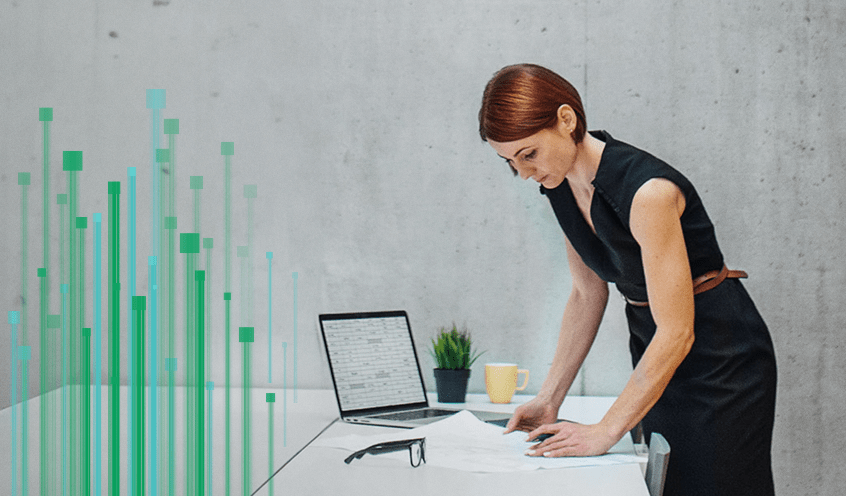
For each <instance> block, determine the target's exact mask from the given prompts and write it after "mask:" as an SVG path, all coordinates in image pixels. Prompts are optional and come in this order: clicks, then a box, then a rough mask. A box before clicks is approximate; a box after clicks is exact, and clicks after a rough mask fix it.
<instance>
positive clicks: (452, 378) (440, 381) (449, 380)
mask: <svg viewBox="0 0 846 496" xmlns="http://www.w3.org/2000/svg"><path fill="white" fill-rule="evenodd" d="M469 379H470V369H458V370H452V369H435V385H436V387H437V390H438V402H440V403H464V397H465V396H467V381H468V380H469Z"/></svg>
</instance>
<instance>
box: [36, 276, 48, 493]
mask: <svg viewBox="0 0 846 496" xmlns="http://www.w3.org/2000/svg"><path fill="white" fill-rule="evenodd" d="M36 272H37V274H38V295H39V297H38V307H39V308H38V314H39V321H40V329H39V333H38V334H39V339H38V366H39V369H40V370H39V374H38V378H39V392H40V397H39V403H40V407H39V409H38V410H39V430H40V432H41V435H40V436H39V437H38V441H39V449H38V453H39V462H40V466H41V470H40V471H39V474H38V475H39V480H40V484H39V487H40V491H41V494H42V495H46V494H47V483H48V479H47V477H48V474H49V469H48V462H47V410H48V407H47V387H48V377H47V356H48V351H47V281H46V279H47V269H45V268H40V269H38V270H37V271H36Z"/></svg>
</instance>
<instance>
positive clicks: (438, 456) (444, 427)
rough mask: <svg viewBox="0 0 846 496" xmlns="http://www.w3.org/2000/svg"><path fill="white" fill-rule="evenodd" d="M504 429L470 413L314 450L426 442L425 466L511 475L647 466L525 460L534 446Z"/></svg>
mask: <svg viewBox="0 0 846 496" xmlns="http://www.w3.org/2000/svg"><path fill="white" fill-rule="evenodd" d="M504 430H505V429H503V428H502V427H498V426H495V425H491V424H488V423H485V422H483V421H481V420H479V419H477V418H476V417H475V416H474V415H473V414H472V413H470V412H469V411H467V410H463V411H461V412H459V413H457V414H455V415H452V416H450V417H447V418H446V419H444V420H440V421H438V422H434V423H432V424H429V425H425V426H422V427H417V428H415V429H411V430H403V431H399V432H387V433H385V434H376V435H370V436H361V435H356V434H351V435H347V436H340V437H335V438H326V439H318V440H317V441H315V442H314V444H313V446H322V447H327V448H339V449H343V450H346V451H349V452H354V451H358V450H360V449H364V448H366V447H368V446H371V445H373V444H376V443H380V442H385V441H396V440H401V439H414V438H419V437H425V438H426V463H427V464H428V465H432V466H438V467H445V468H452V469H456V470H462V471H467V472H516V471H525V470H537V469H539V468H546V469H552V468H564V467H582V466H590V465H611V464H617V463H638V462H645V461H646V457H645V456H644V455H635V454H634V453H619V452H614V451H615V450H614V449H613V448H612V450H611V452H610V453H608V454H606V455H602V456H589V457H561V458H544V457H530V456H526V455H525V452H526V450H527V449H528V448H529V447H530V446H532V445H533V444H534V443H530V442H527V441H526V433H525V432H519V431H517V432H512V433H510V434H507V435H503V434H502V432H503V431H504ZM391 455H393V456H391ZM365 456H366V457H367V456H370V455H365ZM385 456H390V457H391V458H393V459H396V460H397V461H398V462H399V461H400V460H404V463H408V453H407V452H403V453H391V454H388V455H379V457H380V458H382V457H385ZM353 463H355V462H353Z"/></svg>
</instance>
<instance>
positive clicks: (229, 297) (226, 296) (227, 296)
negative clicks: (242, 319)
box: [223, 293, 232, 301]
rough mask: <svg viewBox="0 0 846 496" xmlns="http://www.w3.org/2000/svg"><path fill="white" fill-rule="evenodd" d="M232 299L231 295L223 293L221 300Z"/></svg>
mask: <svg viewBox="0 0 846 496" xmlns="http://www.w3.org/2000/svg"><path fill="white" fill-rule="evenodd" d="M231 299H232V293H223V300H224V301H229V300H231Z"/></svg>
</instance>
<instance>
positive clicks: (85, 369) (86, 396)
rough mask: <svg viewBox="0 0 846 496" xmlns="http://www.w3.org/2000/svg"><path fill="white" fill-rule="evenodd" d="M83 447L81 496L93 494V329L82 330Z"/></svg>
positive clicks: (81, 454)
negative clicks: (82, 495)
mask: <svg viewBox="0 0 846 496" xmlns="http://www.w3.org/2000/svg"><path fill="white" fill-rule="evenodd" d="M81 358H82V382H81V384H80V386H81V388H82V422H81V427H82V435H81V436H80V437H82V445H81V446H80V448H81V449H80V452H81V453H80V461H81V463H82V467H81V477H82V480H81V483H82V484H81V485H82V492H81V493H80V494H91V383H90V381H91V328H90V327H83V328H82V353H81Z"/></svg>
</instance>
